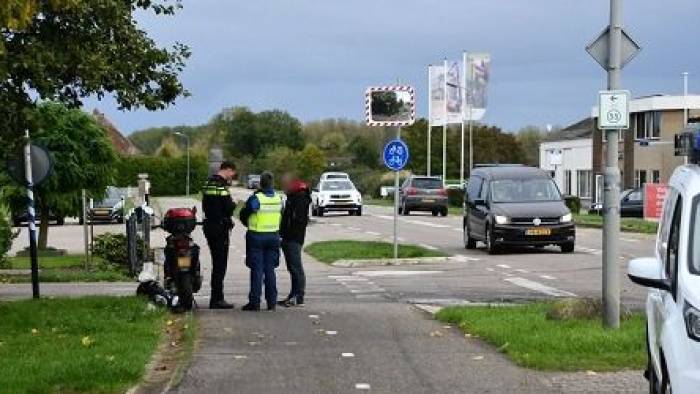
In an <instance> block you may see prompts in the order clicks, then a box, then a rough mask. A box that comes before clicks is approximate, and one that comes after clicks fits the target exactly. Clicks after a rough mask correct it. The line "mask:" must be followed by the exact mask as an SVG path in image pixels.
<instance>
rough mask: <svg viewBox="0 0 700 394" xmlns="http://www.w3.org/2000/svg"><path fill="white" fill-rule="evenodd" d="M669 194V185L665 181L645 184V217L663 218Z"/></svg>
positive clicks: (652, 218)
mask: <svg viewBox="0 0 700 394" xmlns="http://www.w3.org/2000/svg"><path fill="white" fill-rule="evenodd" d="M667 194H668V185H667V184H665V183H647V184H645V185H644V219H650V220H658V219H660V218H661V214H662V213H663V210H664V201H665V200H666V195H667Z"/></svg>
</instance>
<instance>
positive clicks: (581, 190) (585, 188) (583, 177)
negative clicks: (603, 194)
mask: <svg viewBox="0 0 700 394" xmlns="http://www.w3.org/2000/svg"><path fill="white" fill-rule="evenodd" d="M576 179H577V181H578V196H579V197H581V198H591V171H590V170H578V171H576Z"/></svg>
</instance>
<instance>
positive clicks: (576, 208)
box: [564, 196, 581, 215]
mask: <svg viewBox="0 0 700 394" xmlns="http://www.w3.org/2000/svg"><path fill="white" fill-rule="evenodd" d="M564 202H565V203H566V206H567V207H568V208H569V210H570V211H571V213H573V214H576V215H578V214H579V212H581V199H580V198H579V197H578V196H564Z"/></svg>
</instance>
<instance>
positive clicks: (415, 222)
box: [403, 219, 449, 228]
mask: <svg viewBox="0 0 700 394" xmlns="http://www.w3.org/2000/svg"><path fill="white" fill-rule="evenodd" d="M403 221H404V222H406V223H411V224H417V225H419V226H427V227H433V228H447V227H449V226H445V225H444V224H436V223H431V222H425V221H422V220H409V219H404V220H403Z"/></svg>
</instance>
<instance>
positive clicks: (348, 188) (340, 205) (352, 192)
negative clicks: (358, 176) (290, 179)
mask: <svg viewBox="0 0 700 394" xmlns="http://www.w3.org/2000/svg"><path fill="white" fill-rule="evenodd" d="M331 211H347V212H348V214H350V215H356V216H361V215H362V195H361V194H360V192H359V191H358V190H357V189H356V188H355V185H354V184H353V183H352V182H351V181H350V180H347V179H330V180H321V181H320V182H319V183H318V186H316V187H315V188H314V189H313V192H312V193H311V214H312V215H313V216H323V215H324V214H325V213H326V212H331Z"/></svg>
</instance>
